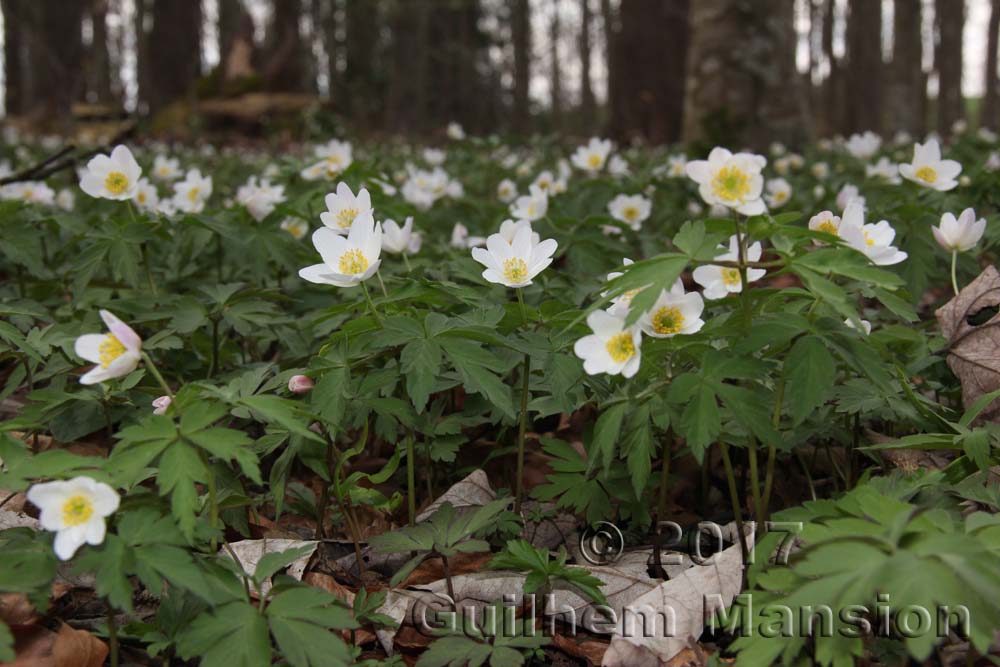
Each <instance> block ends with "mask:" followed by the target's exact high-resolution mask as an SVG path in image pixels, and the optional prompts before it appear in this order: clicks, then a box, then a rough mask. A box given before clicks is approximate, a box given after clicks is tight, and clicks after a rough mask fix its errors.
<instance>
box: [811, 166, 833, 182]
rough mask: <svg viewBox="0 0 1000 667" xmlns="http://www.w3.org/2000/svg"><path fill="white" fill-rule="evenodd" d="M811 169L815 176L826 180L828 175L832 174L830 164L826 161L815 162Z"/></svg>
mask: <svg viewBox="0 0 1000 667" xmlns="http://www.w3.org/2000/svg"><path fill="white" fill-rule="evenodd" d="M809 171H811V172H812V175H813V176H814V177H815V178H817V179H819V180H821V181H822V180H825V179H826V177H827V176H829V175H830V165H828V164H827V163H826V162H814V163H813V165H812V166H811V167H810V168H809Z"/></svg>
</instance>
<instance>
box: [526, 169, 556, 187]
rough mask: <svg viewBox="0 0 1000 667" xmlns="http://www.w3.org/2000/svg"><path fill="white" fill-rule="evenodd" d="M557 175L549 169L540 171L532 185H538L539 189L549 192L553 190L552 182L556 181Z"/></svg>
mask: <svg viewBox="0 0 1000 667" xmlns="http://www.w3.org/2000/svg"><path fill="white" fill-rule="evenodd" d="M555 178H556V177H555V176H553V175H552V172H551V171H549V170H548V169H545V170H544V171H541V172H539V174H538V176H535V180H534V181H532V182H531V184H532V185H534V186H536V187H537V188H538V189H539V190H543V191H544V192H546V193H548V192H551V190H550V188H551V187H552V184H553V183H555Z"/></svg>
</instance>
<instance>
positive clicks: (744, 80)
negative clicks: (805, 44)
mask: <svg viewBox="0 0 1000 667" xmlns="http://www.w3.org/2000/svg"><path fill="white" fill-rule="evenodd" d="M762 2H763V3H764V6H763V7H762V6H761V3H760V2H758V3H749V4H748V3H746V2H744V1H743V0H697V2H692V3H691V22H690V24H691V47H690V52H689V54H688V67H687V88H686V92H685V97H684V124H683V127H684V132H683V138H684V139H685V140H686V141H704V142H706V143H707V144H714V145H721V146H743V145H747V144H749V145H751V146H756V147H758V148H761V147H763V146H764V145H766V143H767V142H768V141H771V140H772V139H778V140H781V141H784V142H786V143H793V142H796V141H799V140H801V139H802V138H803V136H804V135H805V128H803V127H802V123H801V115H800V110H799V106H798V101H797V100H796V97H797V96H798V92H797V90H796V89H797V85H798V84H797V73H796V72H795V62H794V47H793V46H792V45H793V44H794V40H793V39H792V35H790V34H789V31H790V30H792V29H793V25H792V22H791V8H792V5H791V3H789V2H787V1H786V0H762ZM761 9H763V10H764V11H761ZM789 82H792V83H793V86H792V87H791V89H789Z"/></svg>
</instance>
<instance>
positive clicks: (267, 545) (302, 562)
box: [219, 539, 318, 595]
mask: <svg viewBox="0 0 1000 667" xmlns="http://www.w3.org/2000/svg"><path fill="white" fill-rule="evenodd" d="M317 544H318V542H313V541H307V540H284V539H281V540H242V541H240V542H233V543H231V544H230V545H229V546H230V547H231V548H232V550H233V552H234V553H235V554H236V556H237V557H238V558H239V564H240V566H241V567H242V568H243V571H244V572H246V573H247V574H248V575H252V574H253V573H254V571H256V569H257V564H258V563H259V562H260V559H261V558H263V557H264V556H265V555H266V554H275V553H281V552H282V551H288V550H290V549H296V548H298V547H305V546H311V547H312V551H309V552H308V553H307V554H306V555H305V556H302V557H300V558H298V559H296V560H295V561H294V562H293V563H292V564H291V565H289V566H288V569H287V570H286V571H285V574H287V575H288V576H290V577H293V578H295V579H299V580H300V581H301V579H302V575H303V574H304V573H305V570H306V565H307V564H308V563H309V559H310V558H312V555H313V554H314V553H315V552H316V545H317ZM219 555H220V556H222V557H225V558H232V556H231V555H230V554H229V552H228V551H227V550H226V549H225V548H223V549H220V550H219ZM251 585H252V584H251ZM261 589H262V590H260V591H259V593H260V594H261V595H263V594H265V593H267V592H268V591H269V590H271V582H270V581H265V582H264V583H263V585H262V586H261Z"/></svg>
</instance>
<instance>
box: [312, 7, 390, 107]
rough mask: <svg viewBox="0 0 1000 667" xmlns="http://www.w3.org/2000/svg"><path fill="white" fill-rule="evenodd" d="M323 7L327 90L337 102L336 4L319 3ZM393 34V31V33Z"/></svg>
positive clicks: (338, 51) (338, 84)
mask: <svg viewBox="0 0 1000 667" xmlns="http://www.w3.org/2000/svg"><path fill="white" fill-rule="evenodd" d="M321 4H322V7H323V49H324V50H325V51H326V70H327V76H328V77H329V82H328V84H327V89H328V90H329V91H330V99H331V100H333V101H334V102H338V101H339V100H338V98H339V96H340V93H341V89H340V86H341V84H342V83H343V82H342V81H341V80H340V67H339V64H338V62H337V60H338V58H339V57H340V42H339V40H338V39H337V3H336V1H335V0H329V1H328V2H323V3H321ZM393 34H395V31H394V32H393Z"/></svg>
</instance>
